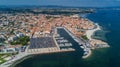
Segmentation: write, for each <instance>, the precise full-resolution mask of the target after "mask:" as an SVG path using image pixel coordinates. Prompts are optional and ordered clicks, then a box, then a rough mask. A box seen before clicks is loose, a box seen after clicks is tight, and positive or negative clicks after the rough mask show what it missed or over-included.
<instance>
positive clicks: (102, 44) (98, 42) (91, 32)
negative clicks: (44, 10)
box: [85, 23, 110, 49]
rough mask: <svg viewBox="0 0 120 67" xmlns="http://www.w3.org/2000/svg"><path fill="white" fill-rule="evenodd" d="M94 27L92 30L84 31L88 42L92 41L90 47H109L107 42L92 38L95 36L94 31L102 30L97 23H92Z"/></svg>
mask: <svg viewBox="0 0 120 67" xmlns="http://www.w3.org/2000/svg"><path fill="white" fill-rule="evenodd" d="M94 25H95V27H94V28H93V29H90V30H86V33H85V34H86V36H87V38H88V39H89V41H92V42H91V45H92V46H93V49H94V48H105V47H110V46H109V45H108V43H107V42H105V41H102V40H100V39H95V38H92V36H93V35H94V34H95V32H96V31H99V30H102V29H101V28H100V26H99V24H98V23H94ZM96 45H99V47H95V46H96Z"/></svg>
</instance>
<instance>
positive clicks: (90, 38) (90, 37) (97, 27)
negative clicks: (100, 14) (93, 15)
mask: <svg viewBox="0 0 120 67" xmlns="http://www.w3.org/2000/svg"><path fill="white" fill-rule="evenodd" d="M98 30H101V28H100V26H99V25H98V23H95V28H94V29H90V30H86V33H85V34H86V36H87V38H88V39H89V40H92V39H94V38H92V35H94V33H95V32H96V31H98Z"/></svg>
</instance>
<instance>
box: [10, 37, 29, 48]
mask: <svg viewBox="0 0 120 67" xmlns="http://www.w3.org/2000/svg"><path fill="white" fill-rule="evenodd" d="M29 41H30V38H29V37H28V36H23V37H19V38H18V39H17V40H15V41H12V42H11V45H16V44H21V45H23V46H24V45H27V44H28V42H29Z"/></svg>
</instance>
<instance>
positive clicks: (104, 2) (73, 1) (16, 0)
mask: <svg viewBox="0 0 120 67" xmlns="http://www.w3.org/2000/svg"><path fill="white" fill-rule="evenodd" d="M0 5H58V6H77V7H111V6H120V0H0Z"/></svg>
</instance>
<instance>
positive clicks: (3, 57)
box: [0, 53, 16, 64]
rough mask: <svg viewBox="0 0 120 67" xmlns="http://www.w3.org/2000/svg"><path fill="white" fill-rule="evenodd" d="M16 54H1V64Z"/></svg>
mask: <svg viewBox="0 0 120 67" xmlns="http://www.w3.org/2000/svg"><path fill="white" fill-rule="evenodd" d="M15 54H16V53H14V54H13V53H6V54H0V64H2V63H4V62H6V61H7V60H5V58H6V57H10V56H12V55H15Z"/></svg>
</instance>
